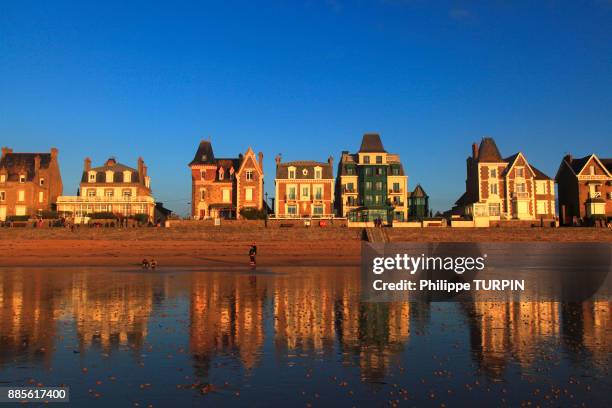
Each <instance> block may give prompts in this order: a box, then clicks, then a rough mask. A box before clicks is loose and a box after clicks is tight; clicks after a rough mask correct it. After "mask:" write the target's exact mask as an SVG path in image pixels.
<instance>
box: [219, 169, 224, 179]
mask: <svg viewBox="0 0 612 408" xmlns="http://www.w3.org/2000/svg"><path fill="white" fill-rule="evenodd" d="M224 178H225V170H223V167H219V180H223V179H224Z"/></svg>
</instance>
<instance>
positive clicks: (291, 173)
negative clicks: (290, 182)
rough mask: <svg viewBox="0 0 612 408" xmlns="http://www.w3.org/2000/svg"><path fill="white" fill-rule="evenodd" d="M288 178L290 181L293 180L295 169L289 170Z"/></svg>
mask: <svg viewBox="0 0 612 408" xmlns="http://www.w3.org/2000/svg"><path fill="white" fill-rule="evenodd" d="M289 178H290V179H294V178H295V169H289Z"/></svg>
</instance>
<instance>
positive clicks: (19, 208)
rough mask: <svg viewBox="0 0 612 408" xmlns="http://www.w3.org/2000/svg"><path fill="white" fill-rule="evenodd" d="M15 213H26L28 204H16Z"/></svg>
mask: <svg viewBox="0 0 612 408" xmlns="http://www.w3.org/2000/svg"><path fill="white" fill-rule="evenodd" d="M15 215H26V206H25V205H18V206H16V207H15Z"/></svg>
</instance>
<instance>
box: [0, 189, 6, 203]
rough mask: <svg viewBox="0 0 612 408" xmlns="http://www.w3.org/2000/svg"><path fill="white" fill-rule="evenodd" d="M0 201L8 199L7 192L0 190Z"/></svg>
mask: <svg viewBox="0 0 612 408" xmlns="http://www.w3.org/2000/svg"><path fill="white" fill-rule="evenodd" d="M0 201H6V192H5V191H0Z"/></svg>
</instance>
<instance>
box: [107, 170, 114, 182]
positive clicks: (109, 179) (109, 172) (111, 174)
mask: <svg viewBox="0 0 612 408" xmlns="http://www.w3.org/2000/svg"><path fill="white" fill-rule="evenodd" d="M114 175H115V173H114V172H113V171H112V170H106V182H107V183H112V182H113V177H114Z"/></svg>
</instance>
